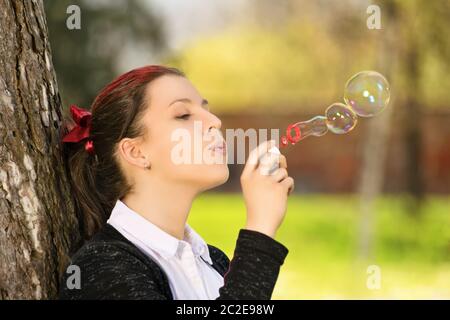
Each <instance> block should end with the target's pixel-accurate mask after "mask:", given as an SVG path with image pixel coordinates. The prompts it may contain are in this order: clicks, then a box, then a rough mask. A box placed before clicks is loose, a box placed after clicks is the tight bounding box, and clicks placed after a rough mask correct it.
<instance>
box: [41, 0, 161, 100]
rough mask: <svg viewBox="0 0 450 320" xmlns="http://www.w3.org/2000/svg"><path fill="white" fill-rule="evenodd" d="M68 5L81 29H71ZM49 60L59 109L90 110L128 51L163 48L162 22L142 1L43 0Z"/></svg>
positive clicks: (125, 57) (154, 51)
mask: <svg viewBox="0 0 450 320" xmlns="http://www.w3.org/2000/svg"><path fill="white" fill-rule="evenodd" d="M70 5H78V6H79V7H80V9H81V29H80V30H76V29H75V30H69V29H68V28H67V26H66V20H67V18H68V17H69V16H70V14H67V13H66V10H67V8H68V7H69V6H70ZM45 9H46V15H47V21H48V28H49V32H50V40H51V46H52V52H53V62H54V65H55V70H56V73H57V78H58V84H59V87H60V91H61V97H62V101H63V105H64V106H65V107H67V105H68V104H77V105H80V106H82V107H84V108H89V106H90V104H91V103H92V101H93V99H94V98H95V96H96V95H97V93H98V92H99V91H100V89H101V88H102V87H103V86H104V85H106V84H107V83H109V82H110V81H111V80H112V79H113V78H114V77H116V76H117V75H118V73H119V72H118V65H119V64H120V63H121V59H127V58H129V52H130V51H133V50H134V51H141V52H149V53H156V52H160V51H163V50H164V48H165V41H164V39H165V38H164V33H163V29H162V27H163V23H162V21H161V20H160V18H158V17H157V16H156V15H155V14H154V13H153V12H152V11H151V9H150V8H149V7H148V6H146V5H145V4H144V2H143V1H139V0H130V1H87V0H86V1H81V0H78V1H72V0H45Z"/></svg>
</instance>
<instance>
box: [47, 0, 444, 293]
mask: <svg viewBox="0 0 450 320" xmlns="http://www.w3.org/2000/svg"><path fill="white" fill-rule="evenodd" d="M73 4H75V5H78V6H79V8H80V10H81V29H79V30H69V29H68V28H67V27H66V20H67V18H68V17H69V16H70V14H68V13H66V10H67V8H68V6H69V5H73ZM371 4H375V5H378V6H379V8H380V10H381V11H380V13H381V16H380V17H381V28H380V29H369V28H368V25H367V20H368V19H370V17H371V16H372V15H373V12H372V11H370V12H369V13H368V12H367V10H368V7H369V5H371ZM45 6H46V14H47V20H48V26H49V32H50V40H51V46H52V51H53V62H54V65H55V68H56V74H57V80H58V84H59V89H60V94H61V98H62V101H63V103H64V108H65V109H66V111H67V109H68V106H69V105H70V104H72V103H74V104H77V105H79V106H82V107H85V108H89V106H90V104H91V103H92V101H93V99H94V97H95V96H96V94H97V93H98V91H99V90H100V89H101V88H102V87H103V86H104V85H105V84H107V83H108V82H110V81H111V80H112V79H113V78H114V77H115V76H117V75H118V74H121V73H123V72H125V71H128V70H130V69H132V68H135V67H139V66H142V65H147V64H167V65H171V66H175V67H178V68H180V69H181V70H183V71H184V72H185V73H186V75H187V77H188V78H189V79H190V80H191V81H192V82H193V84H194V85H195V86H196V87H197V88H198V90H199V91H200V93H201V94H202V95H203V96H204V97H205V98H207V99H208V101H209V102H210V105H211V111H212V112H213V113H215V114H217V115H218V116H219V117H220V118H221V119H222V124H223V127H222V129H223V132H224V133H225V129H228V128H229V129H232V128H242V129H244V130H245V129H248V128H256V129H258V128H266V129H271V128H279V129H280V130H282V132H283V131H284V130H285V129H286V127H287V125H288V124H290V123H292V122H297V121H301V120H308V119H309V118H311V117H312V116H315V115H323V113H324V111H325V109H326V107H327V106H328V105H330V104H331V103H333V102H336V101H342V100H343V89H344V84H345V82H346V81H347V79H348V78H349V77H350V76H352V75H353V74H354V73H356V72H358V71H361V70H371V69H373V70H377V71H379V72H381V73H382V74H384V75H385V76H386V78H387V79H388V80H389V82H390V84H391V102H390V104H389V106H388V107H387V108H386V110H385V111H384V112H383V113H382V114H381V115H379V116H378V117H376V118H372V119H360V121H359V123H358V125H357V127H356V128H355V129H354V130H353V131H351V132H350V133H348V134H346V135H333V134H332V133H328V134H327V135H325V136H323V137H320V138H316V137H310V138H307V139H305V140H303V141H301V142H300V143H298V144H297V145H295V146H290V147H288V148H285V149H283V151H282V152H283V153H284V154H285V155H286V157H287V160H288V165H289V172H290V175H291V176H293V177H294V179H295V184H296V190H295V194H293V195H292V196H291V197H290V199H289V203H288V214H287V217H286V220H285V222H284V224H283V226H282V227H281V229H280V231H279V233H278V236H277V240H279V241H280V242H282V243H283V244H285V245H286V246H287V247H288V248H289V250H290V253H289V255H288V257H287V260H286V262H285V264H284V266H283V267H282V270H281V274H280V277H279V281H278V283H277V286H276V288H275V292H274V296H273V297H274V298H276V299H326V298H330V299H341V298H356V299H359V298H388V299H397V298H398V299H405V298H413V299H415V298H424V299H430V298H437V299H441V298H446V299H449V298H450V195H449V193H450V108H449V107H450V105H449V98H450V90H449V89H450V43H449V38H450V28H449V27H450V25H449V24H450V23H449V17H450V2H449V1H446V0H437V1H425V0H422V1H420V0H410V1H409V0H408V1H406V0H404V1H400V0H397V1H394V0H386V1H376V2H373V1H364V0H342V1H337V0H336V1H325V0H323V1H314V2H313V1H306V0H279V1H269V0H228V1H220V0H209V1H201V0H190V1H185V0H164V1H163V0H160V1H157V0H152V1H137V0H134V1H132V0H130V1H120V0H114V1H112V0H108V1H106V0H89V1H87V0H86V1H74V0H45ZM229 167H230V180H229V182H228V183H227V184H226V185H224V186H221V187H220V188H218V189H215V190H213V191H211V192H208V193H205V194H204V195H202V196H201V197H200V198H199V199H198V200H197V201H196V202H195V203H194V206H193V208H192V212H191V216H190V218H189V223H190V224H191V225H192V226H193V227H194V228H195V229H196V230H197V231H198V232H199V233H200V234H201V235H202V236H203V237H204V238H205V240H206V241H207V242H209V243H211V244H214V245H216V246H218V247H220V248H222V249H223V250H224V251H225V252H226V253H227V254H228V256H229V257H230V258H231V257H232V254H233V250H234V245H235V241H236V238H237V233H238V230H239V229H240V228H241V227H242V226H243V224H244V222H245V207H244V203H243V199H242V198H241V195H240V186H239V176H240V173H241V170H242V165H230V166H229ZM371 266H375V269H374V267H371ZM373 270H376V272H375V273H374V272H373ZM377 279H378V280H379V281H378V280H377ZM374 280H376V281H378V285H375V286H374V285H373V283H374V282H373V281H374ZM376 281H375V282H376Z"/></svg>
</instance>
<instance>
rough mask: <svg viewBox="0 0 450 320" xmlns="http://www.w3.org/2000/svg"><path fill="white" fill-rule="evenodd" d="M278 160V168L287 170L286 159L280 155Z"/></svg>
mask: <svg viewBox="0 0 450 320" xmlns="http://www.w3.org/2000/svg"><path fill="white" fill-rule="evenodd" d="M279 157H280V158H279V160H280V168H285V169H287V161H286V157H285V156H284V155H282V154H280V155H279Z"/></svg>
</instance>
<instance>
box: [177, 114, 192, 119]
mask: <svg viewBox="0 0 450 320" xmlns="http://www.w3.org/2000/svg"><path fill="white" fill-rule="evenodd" d="M189 117H190V114H189V113H186V114H183V115H182V116H178V117H177V119H182V120H187V119H189Z"/></svg>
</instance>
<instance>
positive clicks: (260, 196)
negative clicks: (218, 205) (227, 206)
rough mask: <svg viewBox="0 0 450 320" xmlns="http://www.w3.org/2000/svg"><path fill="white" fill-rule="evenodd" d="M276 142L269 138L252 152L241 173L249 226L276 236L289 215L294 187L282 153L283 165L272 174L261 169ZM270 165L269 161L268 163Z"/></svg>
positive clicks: (247, 224) (249, 228)
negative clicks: (267, 173) (262, 162)
mask: <svg viewBox="0 0 450 320" xmlns="http://www.w3.org/2000/svg"><path fill="white" fill-rule="evenodd" d="M274 145H275V141H274V140H270V141H265V142H263V143H261V144H260V145H259V146H258V147H257V148H255V149H254V150H252V152H251V153H250V155H249V157H248V159H247V163H246V165H245V167H244V170H243V172H242V175H241V186H242V192H243V194H244V200H245V206H246V208H247V223H246V226H245V228H246V229H248V230H254V231H258V232H261V233H264V234H266V235H268V236H269V237H272V238H274V237H275V233H276V231H277V229H278V228H279V226H280V225H281V223H282V221H283V218H284V216H285V214H286V203H287V197H288V195H289V194H290V193H291V192H292V190H293V189H294V179H292V177H289V176H288V172H287V163H286V157H285V156H283V155H281V154H280V155H279V164H280V167H279V168H278V169H276V170H275V171H274V172H273V173H272V174H270V175H264V174H262V172H261V170H260V169H261V160H260V159H261V157H263V156H266V154H267V151H268V150H269V149H270V148H271V147H273V146H274ZM264 165H266V163H264Z"/></svg>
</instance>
